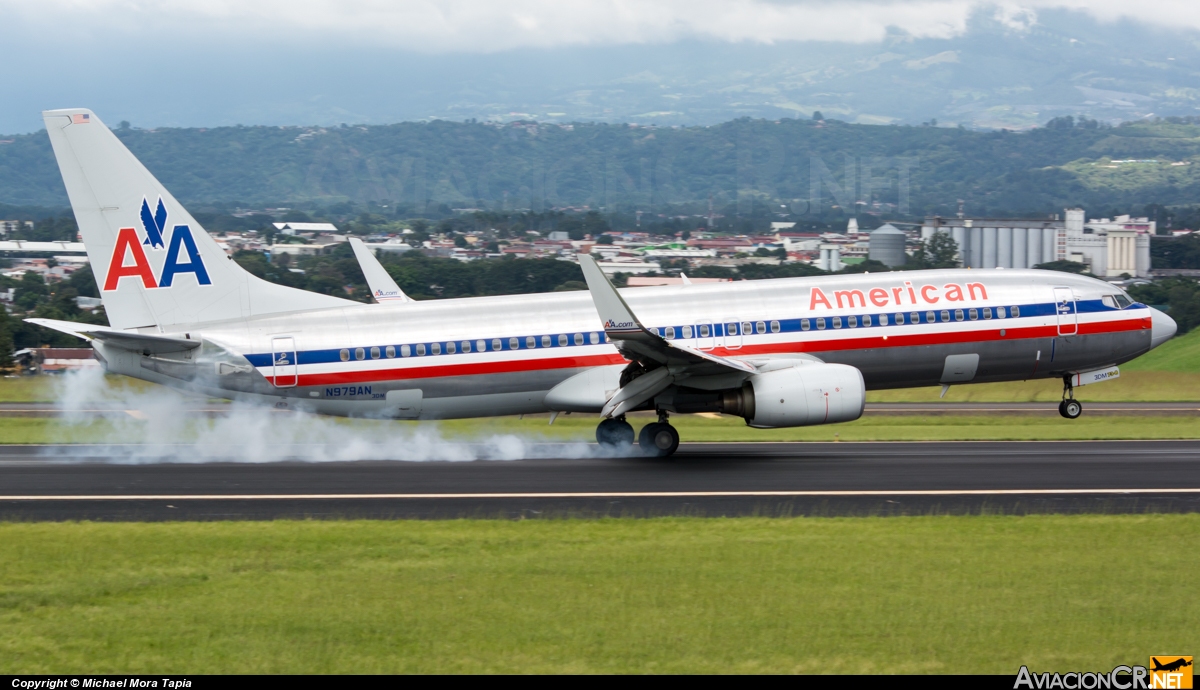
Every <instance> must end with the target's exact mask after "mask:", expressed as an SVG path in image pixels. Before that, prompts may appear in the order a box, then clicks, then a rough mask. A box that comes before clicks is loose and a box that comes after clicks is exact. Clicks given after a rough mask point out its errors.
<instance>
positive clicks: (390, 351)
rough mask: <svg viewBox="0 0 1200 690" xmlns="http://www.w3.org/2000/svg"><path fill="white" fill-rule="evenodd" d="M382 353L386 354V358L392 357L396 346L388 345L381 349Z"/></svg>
mask: <svg viewBox="0 0 1200 690" xmlns="http://www.w3.org/2000/svg"><path fill="white" fill-rule="evenodd" d="M383 354H385V355H387V358H388V359H394V358H395V357H396V346H395V345H388V346H387V347H385V348H384V349H383Z"/></svg>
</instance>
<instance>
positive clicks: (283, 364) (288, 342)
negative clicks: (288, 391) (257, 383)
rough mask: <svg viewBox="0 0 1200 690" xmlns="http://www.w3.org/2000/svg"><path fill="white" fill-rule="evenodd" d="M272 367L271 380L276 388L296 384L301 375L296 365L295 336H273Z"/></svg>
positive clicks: (289, 386)
mask: <svg viewBox="0 0 1200 690" xmlns="http://www.w3.org/2000/svg"><path fill="white" fill-rule="evenodd" d="M271 368H272V372H271V382H272V383H274V384H275V387H276V388H291V387H292V386H295V385H296V383H297V381H298V379H299V378H300V376H299V370H298V369H297V367H296V340H295V338H292V337H291V336H281V337H278V338H271Z"/></svg>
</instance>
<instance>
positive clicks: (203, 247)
mask: <svg viewBox="0 0 1200 690" xmlns="http://www.w3.org/2000/svg"><path fill="white" fill-rule="evenodd" d="M42 117H43V118H44V120H45V122H46V132H47V133H48V134H49V135H50V143H51V145H52V146H53V147H54V156H55V158H57V159H58V168H59V171H60V172H61V173H62V177H63V182H64V183H65V184H66V187H67V196H69V197H70V199H71V208H72V209H73V210H74V211H75V219H76V220H77V221H78V222H79V232H80V234H81V235H82V236H83V243H84V245H85V246H86V247H87V252H88V259H89V260H90V262H91V265H92V272H93V273H94V274H95V277H96V284H97V287H99V288H100V297H101V299H102V300H103V301H104V310H105V311H106V312H107V313H108V320H109V323H111V324H112V325H113V326H114V327H115V328H121V329H129V328H148V327H157V328H158V329H164V328H165V327H169V326H181V325H190V324H196V323H203V322H207V321H227V320H231V319H241V318H249V317H252V316H261V315H265V314H276V313H281V312H293V311H304V310H309V309H322V308H330V307H338V306H345V305H350V304H355V303H354V302H351V301H349V300H343V299H339V298H337V297H330V296H328V295H319V294H316V293H313V292H307V291H304V290H297V289H295V288H289V287H285V286H282V285H275V284H274V283H269V282H267V281H265V280H261V279H259V278H256V277H255V276H253V275H251V274H250V273H248V272H246V271H245V270H244V269H242V267H241V266H238V265H237V263H236V262H234V261H233V260H232V258H231V257H229V256H228V255H227V254H226V253H225V252H224V250H222V249H221V248H220V247H219V246H218V245H217V243H216V242H215V241H214V240H213V239H212V237H210V236H209V234H208V233H207V232H205V230H204V228H202V227H200V224H199V223H197V222H196V220H195V219H194V218H192V216H191V215H190V214H189V213H188V212H187V210H186V209H185V208H183V206H181V205H180V204H179V202H178V201H176V200H175V197H173V196H171V193H170V192H168V191H167V190H166V188H165V187H163V186H162V184H160V183H159V181H158V180H156V179H155V178H154V176H153V175H151V174H150V171H149V170H147V169H146V168H145V167H144V166H143V165H142V164H141V163H140V162H139V161H138V159H137V158H135V157H134V156H133V154H132V153H130V152H129V149H127V148H125V145H124V144H122V143H121V140H120V139H118V138H117V137H116V135H114V134H113V133H112V132H110V131H109V129H108V128H107V127H105V126H104V123H102V122H101V121H100V119H99V118H97V117H96V115H95V114H94V113H92V112H91V111H90V110H86V109H82V108H74V109H68V110H48V111H46V112H44V113H42Z"/></svg>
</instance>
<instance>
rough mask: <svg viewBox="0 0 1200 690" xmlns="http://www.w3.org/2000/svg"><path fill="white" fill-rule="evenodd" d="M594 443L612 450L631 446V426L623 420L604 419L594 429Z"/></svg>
mask: <svg viewBox="0 0 1200 690" xmlns="http://www.w3.org/2000/svg"><path fill="white" fill-rule="evenodd" d="M596 443H599V444H600V445H601V446H603V447H605V448H609V449H613V450H624V449H627V448H629V447H631V446H632V445H633V426H632V425H630V424H629V422H627V421H625V420H624V419H606V420H604V421H603V422H600V425H599V426H597V427H596Z"/></svg>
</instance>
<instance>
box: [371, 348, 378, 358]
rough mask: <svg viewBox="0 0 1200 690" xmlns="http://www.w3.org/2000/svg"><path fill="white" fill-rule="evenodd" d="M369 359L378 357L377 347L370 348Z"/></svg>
mask: <svg viewBox="0 0 1200 690" xmlns="http://www.w3.org/2000/svg"><path fill="white" fill-rule="evenodd" d="M371 359H379V348H377V347H373V348H371Z"/></svg>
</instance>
